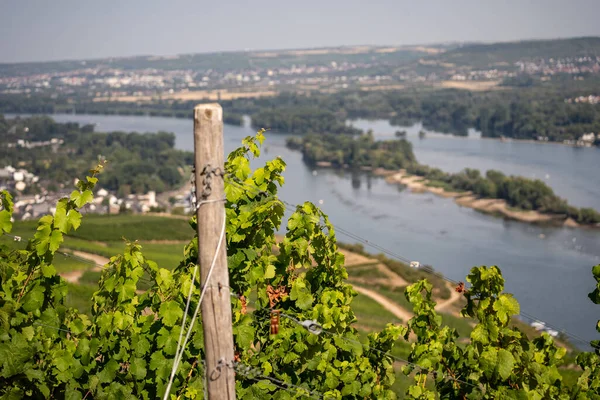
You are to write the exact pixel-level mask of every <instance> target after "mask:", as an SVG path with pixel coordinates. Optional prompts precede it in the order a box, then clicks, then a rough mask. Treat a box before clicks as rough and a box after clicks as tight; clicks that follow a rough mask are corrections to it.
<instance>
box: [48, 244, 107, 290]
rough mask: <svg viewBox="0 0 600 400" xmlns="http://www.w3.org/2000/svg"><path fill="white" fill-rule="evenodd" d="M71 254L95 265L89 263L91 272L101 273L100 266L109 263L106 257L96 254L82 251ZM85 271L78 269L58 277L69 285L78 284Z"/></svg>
mask: <svg viewBox="0 0 600 400" xmlns="http://www.w3.org/2000/svg"><path fill="white" fill-rule="evenodd" d="M71 254H73V255H74V256H76V257H79V258H83V259H86V260H89V261H92V262H94V263H96V265H94V266H93V265H92V264H91V263H90V267H91V268H90V269H91V270H92V271H101V270H102V265H105V264H108V262H109V259H108V258H106V257H102V256H99V255H97V254H91V253H86V252H83V251H78V250H74V251H73V252H72V253H71ZM85 271H86V270H85V269H78V270H75V271H68V272H63V273H60V274H59V275H60V276H61V277H62V278H63V279H64V280H66V281H67V282H69V283H79V280H80V279H81V277H82V276H83V274H84V273H85Z"/></svg>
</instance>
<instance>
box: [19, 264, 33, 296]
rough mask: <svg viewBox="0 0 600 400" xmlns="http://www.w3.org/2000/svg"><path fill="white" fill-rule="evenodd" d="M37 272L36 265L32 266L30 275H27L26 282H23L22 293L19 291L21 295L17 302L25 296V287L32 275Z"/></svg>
mask: <svg viewBox="0 0 600 400" xmlns="http://www.w3.org/2000/svg"><path fill="white" fill-rule="evenodd" d="M34 272H35V267H34V268H32V270H31V272H30V273H29V275H28V276H27V279H25V283H24V284H23V289H21V293H19V297H18V298H17V303H18V302H20V301H21V298H22V297H23V295H24V294H25V289H26V288H27V284H28V283H29V281H30V280H31V277H32V276H33V273H34Z"/></svg>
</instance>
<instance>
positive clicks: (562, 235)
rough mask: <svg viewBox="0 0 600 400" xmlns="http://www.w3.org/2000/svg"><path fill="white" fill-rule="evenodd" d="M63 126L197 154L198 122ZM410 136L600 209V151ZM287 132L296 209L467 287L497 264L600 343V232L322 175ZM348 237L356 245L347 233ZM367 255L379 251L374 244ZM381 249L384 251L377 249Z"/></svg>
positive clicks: (379, 124) (87, 118)
mask: <svg viewBox="0 0 600 400" xmlns="http://www.w3.org/2000/svg"><path fill="white" fill-rule="evenodd" d="M53 117H54V118H55V119H56V120H57V121H60V122H65V121H73V122H79V123H95V124H97V127H96V130H97V131H113V130H120V131H138V132H156V131H168V132H173V133H175V135H176V138H177V139H176V146H177V147H178V148H179V149H183V150H193V139H192V121H191V120H185V119H173V118H160V117H133V116H100V115H66V114H64V115H54V116H53ZM353 123H354V125H355V126H357V127H361V128H364V129H369V128H371V129H373V130H374V131H375V135H376V137H378V138H385V137H390V136H393V132H394V131H395V130H397V129H398V128H395V127H391V126H390V125H389V124H388V123H387V122H385V121H375V122H371V121H354V122H353ZM401 129H406V130H408V139H409V140H411V141H412V142H413V143H414V149H415V154H416V156H417V159H418V160H419V161H420V162H422V163H425V164H429V165H435V166H438V167H440V168H442V169H444V170H446V171H458V170H461V169H463V168H465V167H471V168H478V169H481V170H488V169H498V170H500V171H503V172H505V173H507V174H518V175H523V176H528V177H537V178H541V179H543V180H545V181H546V182H547V183H548V184H549V185H550V186H552V187H553V188H554V189H555V191H556V192H557V193H558V194H560V195H561V196H563V197H565V198H567V199H568V200H569V201H570V202H571V203H573V204H575V205H578V206H589V207H594V208H596V209H600V150H599V149H596V148H586V149H575V148H571V147H566V146H560V145H552V144H536V143H523V142H516V141H513V142H507V143H503V142H499V141H495V140H484V139H478V138H473V137H471V138H452V137H449V136H442V135H440V134H434V133H428V135H427V136H426V138H425V139H422V140H419V139H418V137H417V132H418V131H419V130H420V126H419V125H416V126H413V127H411V128H401ZM253 133H254V131H253V129H251V128H249V127H236V126H226V127H225V149H226V151H228V152H229V151H231V150H232V149H234V148H235V147H237V146H238V145H239V144H240V140H241V139H242V138H243V137H245V136H248V135H252V134H253ZM288 136H289V135H288V134H283V133H270V134H268V136H267V140H266V141H265V147H264V150H265V153H266V154H265V156H266V157H269V158H272V157H275V156H277V155H280V156H282V157H283V159H284V160H285V162H286V163H287V170H286V172H285V178H286V184H285V186H284V187H283V188H282V190H281V191H280V195H281V197H282V198H283V199H284V200H286V201H288V202H291V203H296V204H297V203H301V202H303V201H306V200H308V201H312V202H315V203H317V204H321V207H322V208H323V210H324V211H325V212H326V213H327V214H328V215H329V216H330V218H331V221H332V222H333V224H334V225H336V226H339V227H341V228H344V229H345V230H348V231H350V232H353V233H355V234H357V235H359V236H360V237H362V238H365V239H368V240H369V241H370V242H373V243H376V244H378V245H380V246H382V247H384V248H386V249H388V250H391V251H393V252H394V253H396V254H400V255H402V256H404V257H406V258H409V259H411V260H418V261H420V262H421V263H426V264H431V265H432V266H433V267H434V268H435V269H436V270H438V271H440V272H442V273H443V274H444V275H446V276H448V277H450V278H452V279H455V280H462V281H464V279H465V276H466V275H467V274H468V272H469V269H470V268H471V267H473V266H475V265H498V266H499V267H500V268H501V270H502V272H503V274H504V277H505V279H506V291H507V292H510V293H514V294H515V296H516V298H517V299H518V300H519V302H520V303H521V310H522V311H524V312H526V313H528V314H530V315H533V316H535V317H536V318H539V319H541V320H543V321H545V322H546V323H548V324H552V325H553V326H554V327H556V328H558V330H561V329H564V330H566V331H568V332H570V333H572V334H574V335H577V336H578V337H581V338H584V339H586V340H591V339H598V334H597V333H596V331H595V329H594V327H595V325H596V321H597V320H598V319H599V318H600V306H594V305H593V304H592V303H591V302H590V301H589V299H588V297H587V293H588V292H590V291H591V290H592V289H593V288H594V280H593V278H592V274H591V267H592V266H593V265H595V264H598V263H600V231H592V230H584V229H570V228H551V227H539V226H534V225H529V224H524V223H520V222H514V221H506V220H502V219H499V218H495V217H492V216H487V215H484V214H481V213H479V212H476V211H474V210H472V209H470V208H463V207H459V206H458V205H456V204H455V203H454V201H453V200H452V199H445V198H440V197H437V196H435V195H433V194H431V193H425V194H414V193H411V192H410V191H409V190H402V188H399V187H397V186H392V185H389V184H387V183H385V182H384V181H383V180H382V179H381V178H372V177H369V176H368V175H367V174H358V175H357V174H352V173H350V172H345V171H333V170H327V169H320V170H318V171H313V170H312V169H310V168H308V167H307V166H305V165H304V163H303V162H302V157H301V155H300V153H298V152H294V151H291V150H288V149H287V148H286V147H285V138H286V137H288ZM338 237H339V240H340V241H345V242H353V240H352V239H350V238H348V237H344V236H343V235H341V234H339V233H338ZM367 250H372V249H369V248H367ZM372 251H375V250H372Z"/></svg>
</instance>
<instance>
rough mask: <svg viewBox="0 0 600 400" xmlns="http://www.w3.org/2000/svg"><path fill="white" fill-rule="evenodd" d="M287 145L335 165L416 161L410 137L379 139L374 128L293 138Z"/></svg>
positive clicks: (403, 165)
mask: <svg viewBox="0 0 600 400" xmlns="http://www.w3.org/2000/svg"><path fill="white" fill-rule="evenodd" d="M287 146H288V147H289V148H291V149H295V150H300V151H301V152H302V156H303V160H304V161H305V162H306V163H307V164H309V165H315V164H317V163H318V162H329V163H331V164H332V165H333V166H335V167H349V168H360V167H371V168H385V169H398V168H407V167H409V166H410V165H412V164H414V163H415V162H416V158H415V155H414V153H413V150H412V144H411V143H410V142H408V141H406V140H387V141H375V140H374V138H373V132H372V131H369V132H367V133H366V134H363V135H358V136H352V135H334V134H323V135H306V136H304V137H302V138H290V139H288V140H287Z"/></svg>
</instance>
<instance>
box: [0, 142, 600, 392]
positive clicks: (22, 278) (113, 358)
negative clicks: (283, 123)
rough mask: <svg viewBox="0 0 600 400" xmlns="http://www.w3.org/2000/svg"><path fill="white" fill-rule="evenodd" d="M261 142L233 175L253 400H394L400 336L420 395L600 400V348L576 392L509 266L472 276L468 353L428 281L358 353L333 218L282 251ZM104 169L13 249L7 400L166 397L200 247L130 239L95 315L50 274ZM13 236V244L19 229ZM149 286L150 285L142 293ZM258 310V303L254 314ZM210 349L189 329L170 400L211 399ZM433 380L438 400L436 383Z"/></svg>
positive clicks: (294, 237)
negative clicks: (524, 306)
mask: <svg viewBox="0 0 600 400" xmlns="http://www.w3.org/2000/svg"><path fill="white" fill-rule="evenodd" d="M263 139H264V136H263V135H262V132H259V134H258V135H257V136H256V138H251V137H249V138H246V139H245V140H244V142H243V147H241V148H240V149H238V150H236V151H234V152H233V153H231V154H230V155H229V157H228V160H227V163H226V166H225V168H226V171H227V175H226V176H227V178H226V186H225V191H226V198H227V202H226V212H227V227H226V232H227V255H228V266H229V272H230V277H231V281H230V285H231V288H230V289H231V291H232V292H233V293H234V294H235V297H232V299H233V300H232V307H233V311H234V312H233V331H234V343H235V361H236V362H238V363H241V364H243V365H246V366H249V367H252V368H253V370H257V371H261V372H262V373H261V374H259V375H258V376H249V375H246V374H243V373H238V374H237V376H236V390H237V393H238V395H239V397H240V398H276V399H289V398H301V397H303V396H305V395H307V394H308V393H309V392H313V393H314V392H317V393H320V394H322V395H323V396H324V397H325V398H334V399H335V398H349V399H358V398H361V399H362V398H378V399H379V398H395V397H396V396H395V394H394V393H393V392H392V390H391V385H392V383H393V382H394V380H395V375H394V365H393V358H392V357H391V356H390V355H389V352H390V351H391V350H392V348H393V346H394V343H395V342H396V341H397V340H398V339H399V337H400V336H404V338H405V339H406V340H408V339H409V337H410V336H413V337H414V338H415V341H414V342H413V343H412V345H411V346H412V347H411V352H410V355H409V358H408V361H409V362H410V363H409V365H408V366H406V367H405V369H404V372H405V373H406V374H414V379H415V383H414V384H413V385H411V386H410V387H409V388H408V390H407V397H408V398H423V399H425V398H427V399H430V398H436V396H440V397H443V398H473V399H474V398H517V397H519V398H521V397H523V398H525V397H527V398H534V399H535V398H539V399H541V398H571V397H579V398H585V397H586V396H587V397H593V396H598V395H599V390H600V388H599V386H600V385H599V381H598V376H600V374H598V371H599V365H600V363H599V361H598V360H599V355H598V351H596V352H595V353H584V354H582V355H580V356H579V357H578V363H579V365H581V367H582V368H583V370H584V372H583V374H582V375H581V377H580V378H579V380H578V382H577V385H576V386H575V387H572V388H571V387H566V386H565V385H563V383H562V380H561V375H560V374H559V372H558V369H557V368H558V365H559V363H560V360H561V359H562V358H563V356H564V355H565V349H564V348H560V347H557V346H556V345H555V344H554V343H553V341H552V339H551V338H550V337H549V336H548V335H545V334H544V335H543V336H541V337H539V338H536V339H534V340H532V341H530V340H529V339H527V337H526V336H525V335H524V334H523V333H522V332H520V331H519V330H518V329H515V328H511V325H510V320H511V317H512V316H514V315H516V314H518V313H519V305H518V303H517V301H516V300H515V299H514V298H513V297H512V295H509V294H506V293H503V289H504V279H503V278H502V275H501V274H500V270H499V269H498V268H497V267H489V268H488V267H479V268H474V269H473V270H472V271H471V274H470V275H469V276H468V278H467V280H468V281H469V282H470V283H471V287H470V288H469V289H468V290H467V291H466V293H465V298H466V301H467V305H466V307H465V308H464V310H463V314H464V315H465V316H469V317H471V318H475V319H476V320H477V321H478V324H477V325H476V326H475V327H474V329H473V330H472V332H471V342H470V343H469V344H467V345H462V344H458V343H457V342H456V339H457V336H458V335H457V333H456V331H455V330H454V329H451V328H449V327H445V326H443V325H442V319H441V317H440V316H439V315H437V313H436V312H435V309H434V306H435V304H434V302H433V301H432V300H431V292H432V286H431V284H429V283H428V282H427V281H425V280H421V281H419V282H417V283H415V284H413V285H411V286H410V287H408V288H407V290H406V296H407V299H408V301H409V302H410V303H411V304H412V306H413V309H414V313H415V316H414V318H413V319H411V320H410V321H409V322H408V325H407V326H406V327H404V326H401V325H392V324H389V325H388V326H387V327H386V328H385V329H383V331H381V332H375V333H371V334H369V335H368V336H367V338H366V341H365V342H362V343H361V342H360V338H359V336H358V334H357V331H356V330H355V329H354V328H353V327H352V324H353V322H354V321H355V317H354V314H353V312H352V309H351V307H350V306H351V302H352V299H353V297H354V296H355V292H354V291H353V290H352V287H351V286H350V285H349V284H347V283H346V282H345V280H346V278H347V273H346V270H345V268H344V258H343V256H342V255H341V254H340V253H339V252H338V250H337V244H336V239H335V233H334V229H333V226H332V225H331V223H330V222H329V219H328V218H327V216H326V215H324V214H323V213H322V212H321V211H320V210H319V209H318V208H317V207H315V206H314V205H313V204H311V203H304V204H302V205H300V206H298V207H297V208H296V209H295V211H294V213H293V214H292V215H291V217H290V218H289V219H288V220H287V229H286V234H285V236H284V238H283V239H282V240H281V241H279V242H278V241H276V240H275V232H276V231H278V229H279V227H280V226H281V224H282V223H283V215H284V205H283V204H282V202H280V201H279V200H278V199H277V196H276V194H277V190H278V187H279V186H281V185H282V184H283V183H284V179H283V176H282V173H283V171H284V169H285V163H284V162H283V160H281V159H279V158H276V159H274V160H271V161H269V162H267V163H266V164H265V165H264V167H262V168H258V169H256V170H254V171H252V170H251V168H250V159H251V158H252V157H256V156H258V155H259V154H260V150H259V145H260V143H262V140H263ZM100 169H101V166H100V167H98V168H96V169H94V170H92V171H91V173H90V175H89V176H88V177H87V178H86V179H82V180H80V181H79V183H78V186H77V190H75V191H73V193H72V194H71V196H70V197H69V198H64V199H61V200H60V201H59V202H58V204H57V211H56V213H55V215H54V216H45V217H43V218H41V219H40V221H39V222H38V228H37V231H36V234H35V236H34V237H33V238H32V239H31V240H30V241H29V243H28V245H27V247H26V249H24V250H14V249H11V248H8V247H6V246H2V247H1V248H0V254H1V255H2V257H1V258H0V285H1V287H2V291H0V396H3V397H5V398H22V397H33V398H50V397H61V398H62V397H65V398H69V399H71V398H73V399H83V398H98V399H104V398H132V399H133V398H136V399H137V398H142V399H150V398H156V397H159V396H161V395H162V394H163V392H164V390H165V388H166V386H165V383H166V382H167V380H168V377H169V374H170V369H171V365H172V364H173V359H174V357H175V352H176V347H177V341H178V337H179V334H180V330H181V326H180V325H181V321H182V318H183V316H184V313H185V302H186V296H187V293H188V291H189V289H190V285H194V287H195V289H194V294H195V296H194V299H197V298H198V295H199V285H198V282H192V277H191V273H190V271H191V269H192V268H193V265H194V263H195V262H196V260H197V256H198V248H197V240H192V241H191V242H190V243H189V244H188V245H187V246H186V248H185V253H184V259H183V260H182V262H181V263H180V265H179V266H178V267H177V268H176V269H175V270H174V271H169V270H167V269H165V268H161V267H159V266H158V265H157V264H156V263H155V262H153V261H150V260H148V259H146V258H145V257H144V256H143V255H142V253H141V246H140V245H139V243H137V242H128V243H127V246H126V250H125V252H124V253H123V254H121V255H118V256H115V257H112V258H111V259H110V262H109V263H108V264H107V265H106V266H105V269H104V271H103V272H102V276H101V278H100V281H99V287H98V290H97V291H96V292H95V293H94V294H93V306H92V310H91V317H88V316H86V315H83V314H79V313H78V312H77V310H74V309H71V308H69V307H67V306H66V305H65V304H66V296H67V285H66V283H65V282H64V281H63V280H62V279H61V278H60V277H59V276H57V275H56V270H55V268H54V266H53V260H54V254H55V252H56V250H57V249H58V248H59V247H60V245H61V243H62V241H63V239H64V235H65V234H67V233H70V232H72V231H75V230H77V229H78V228H79V226H80V224H81V214H80V212H79V209H80V208H81V207H84V206H85V205H86V204H89V202H91V201H92V199H93V195H92V190H93V188H94V186H95V185H96V183H97V178H96V175H97V174H98V173H99V172H100ZM1 199H2V211H1V212H2V213H4V211H6V212H8V214H9V215H10V211H11V209H12V201H11V198H10V196H9V195H8V194H7V193H6V192H3V193H2V197H1ZM2 215H5V214H2ZM8 220H10V218H9V219H8ZM195 224H196V221H195V220H194V219H192V223H191V225H192V227H195ZM2 229H3V233H4V232H6V233H8V232H10V229H11V226H10V225H9V224H3V225H2ZM593 273H594V276H595V278H596V280H597V281H598V282H599V284H598V285H599V286H598V288H597V289H596V290H595V291H594V292H593V293H592V294H590V298H591V299H592V300H593V301H596V302H597V301H598V300H599V299H598V297H599V295H598V290H600V266H597V267H594V270H593ZM144 274H146V275H147V276H149V277H150V280H151V282H152V284H151V285H150V287H149V289H148V290H146V291H140V290H139V287H140V286H139V283H140V278H141V277H142V275H144ZM249 299H255V300H253V301H252V303H251V304H248V303H249ZM249 306H250V307H249ZM194 308H195V305H194V304H192V307H191V309H194ZM272 309H277V310H280V311H282V314H281V315H282V319H281V323H280V325H281V326H280V329H279V332H278V333H277V334H275V335H272V334H271V332H270V328H271V326H270V322H269V320H270V317H271V311H272ZM190 312H191V311H190ZM290 318H293V319H296V320H300V321H304V320H313V321H317V322H318V323H319V324H320V325H321V326H322V328H323V329H324V330H325V332H324V333H322V334H321V335H315V334H312V333H309V332H308V331H307V330H306V329H304V328H303V327H302V326H300V325H299V324H298V323H296V322H294V321H293V320H292V319H290ZM203 341H204V338H203V331H202V325H201V323H198V324H196V325H195V326H193V327H191V336H190V340H189V342H188V345H187V346H186V348H185V351H184V354H183V357H182V360H181V364H180V368H179V369H178V371H176V376H175V382H174V387H173V391H172V393H171V396H172V398H178V397H184V398H201V397H202V393H203V381H204V376H205V374H211V373H212V372H214V371H215V366H206V367H205V366H203V363H202V360H203V359H204V350H203V345H204V343H203ZM233 361H234V360H231V362H233ZM430 375H432V376H433V383H434V388H432V387H431V385H429V386H427V385H426V384H425V379H426V377H427V376H430ZM264 377H272V378H275V379H277V380H279V381H281V382H284V383H286V384H289V385H290V386H289V389H288V390H281V388H280V387H278V386H276V385H274V384H273V382H272V381H269V380H267V379H265V378H264ZM291 385H293V386H291ZM433 389H434V390H435V391H433Z"/></svg>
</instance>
